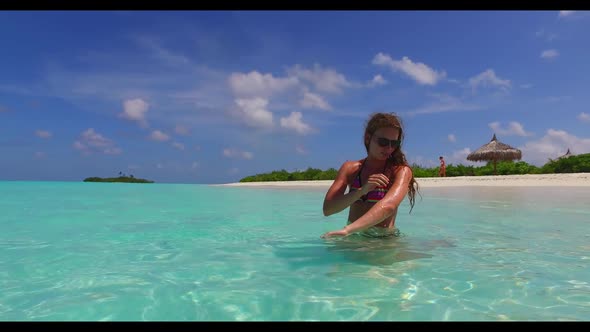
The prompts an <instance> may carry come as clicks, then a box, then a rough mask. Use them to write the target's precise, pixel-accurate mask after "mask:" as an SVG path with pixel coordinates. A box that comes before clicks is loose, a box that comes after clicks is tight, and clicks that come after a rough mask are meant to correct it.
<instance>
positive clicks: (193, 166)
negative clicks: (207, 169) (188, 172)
mask: <svg viewBox="0 0 590 332" xmlns="http://www.w3.org/2000/svg"><path fill="white" fill-rule="evenodd" d="M199 166H200V164H199V162H198V161H193V163H192V164H191V168H192V169H195V168H199Z"/></svg>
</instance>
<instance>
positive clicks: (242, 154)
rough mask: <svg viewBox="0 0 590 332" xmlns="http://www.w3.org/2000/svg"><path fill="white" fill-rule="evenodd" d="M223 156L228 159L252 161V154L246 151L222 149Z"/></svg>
mask: <svg viewBox="0 0 590 332" xmlns="http://www.w3.org/2000/svg"><path fill="white" fill-rule="evenodd" d="M223 155H224V156H225V157H228V158H242V159H253V158H254V154H253V153H252V152H248V151H241V150H239V149H235V148H227V149H223Z"/></svg>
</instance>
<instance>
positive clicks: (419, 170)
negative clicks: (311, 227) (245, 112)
mask: <svg viewBox="0 0 590 332" xmlns="http://www.w3.org/2000/svg"><path fill="white" fill-rule="evenodd" d="M411 167H412V170H413V172H414V176H415V177H416V178H424V177H437V176H438V166H437V167H431V168H425V167H422V166H419V165H415V164H414V165H412V166H411ZM497 171H498V175H520V174H555V173H584V172H590V153H586V154H580V155H576V156H571V157H568V158H562V159H557V160H549V161H548V162H547V163H546V164H545V165H543V166H541V167H537V166H535V165H530V164H528V163H526V162H524V161H519V162H513V161H501V162H498V163H497ZM336 174H338V170H336V169H334V168H330V169H327V170H325V171H323V170H321V169H317V168H311V167H309V168H308V169H307V170H305V171H294V172H287V171H286V170H284V169H283V170H280V171H272V172H270V173H263V174H256V175H251V176H247V177H245V178H243V179H241V180H240V182H267V181H313V180H334V179H335V178H336ZM493 174H494V164H493V163H492V162H488V163H487V164H486V165H485V166H479V167H475V166H465V165H462V164H459V165H453V164H448V165H447V177H454V176H484V175H493Z"/></svg>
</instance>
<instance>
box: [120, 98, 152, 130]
mask: <svg viewBox="0 0 590 332" xmlns="http://www.w3.org/2000/svg"><path fill="white" fill-rule="evenodd" d="M149 107H150V105H149V104H148V103H147V102H145V101H143V99H141V98H136V99H127V100H125V101H123V113H120V114H119V117H121V118H123V119H127V120H131V121H135V122H137V123H139V125H140V126H142V127H147V126H148V123H147V121H146V120H145V113H147V111H148V109H149Z"/></svg>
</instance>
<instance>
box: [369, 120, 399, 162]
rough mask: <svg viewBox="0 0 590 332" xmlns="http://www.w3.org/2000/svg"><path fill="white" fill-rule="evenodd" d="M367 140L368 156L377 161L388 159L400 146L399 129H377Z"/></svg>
mask: <svg viewBox="0 0 590 332" xmlns="http://www.w3.org/2000/svg"><path fill="white" fill-rule="evenodd" d="M367 139H369V155H370V156H371V157H373V158H375V159H378V160H386V159H387V158H389V156H390V155H391V154H392V153H393V151H395V149H398V148H399V146H400V144H401V141H399V128H394V127H385V128H379V129H377V130H376V131H375V132H374V133H373V135H372V136H370V137H367Z"/></svg>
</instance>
